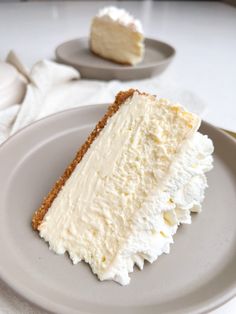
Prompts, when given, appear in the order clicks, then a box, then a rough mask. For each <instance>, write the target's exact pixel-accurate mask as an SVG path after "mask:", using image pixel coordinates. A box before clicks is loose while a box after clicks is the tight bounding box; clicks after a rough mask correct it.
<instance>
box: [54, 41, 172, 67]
mask: <svg viewBox="0 0 236 314" xmlns="http://www.w3.org/2000/svg"><path fill="white" fill-rule="evenodd" d="M79 40H87V41H88V42H89V37H88V36H83V37H78V38H74V39H70V40H67V41H64V42H63V43H61V44H59V45H58V46H57V47H56V49H55V56H56V60H58V61H59V62H65V61H64V59H63V58H61V57H60V56H59V53H58V51H59V50H60V49H61V47H62V46H64V45H66V44H70V43H71V42H75V41H79ZM144 41H147V42H156V43H159V44H162V45H165V46H166V47H168V48H169V49H170V50H171V55H170V56H169V57H166V58H165V59H164V60H162V61H159V62H151V63H149V64H148V65H139V64H137V66H130V65H119V63H115V62H114V66H110V67H107V66H100V65H93V64H88V63H80V62H77V63H75V62H72V61H70V62H69V63H70V64H71V65H73V66H74V67H78V66H81V67H82V66H84V67H89V68H91V69H100V70H106V71H114V70H116V71H122V72H124V71H133V70H143V69H150V68H153V67H155V66H161V65H162V64H166V63H169V62H170V61H171V60H172V59H173V58H174V57H175V55H176V53H177V51H176V48H174V47H173V46H172V45H171V44H169V43H167V42H165V41H162V40H158V39H155V38H152V37H145V39H144ZM97 58H98V56H97ZM101 59H103V60H106V59H105V58H102V57H101ZM109 62H112V61H109Z"/></svg>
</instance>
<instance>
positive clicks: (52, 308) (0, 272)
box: [0, 104, 236, 314]
mask: <svg viewBox="0 0 236 314" xmlns="http://www.w3.org/2000/svg"><path fill="white" fill-rule="evenodd" d="M108 105H109V104H94V105H85V106H79V107H76V108H71V109H66V110H62V111H60V112H56V113H53V114H50V115H48V116H46V117H43V118H41V119H39V120H37V121H34V122H31V123H30V124H28V125H27V126H24V127H23V128H21V129H20V130H18V131H17V132H16V133H14V134H13V135H11V136H10V137H9V138H8V139H7V140H5V141H4V142H3V143H2V144H0V154H1V149H2V148H5V146H7V145H8V143H9V142H11V141H12V139H16V138H17V137H18V136H19V135H22V134H24V132H25V131H28V129H30V128H31V127H34V126H39V125H40V124H41V123H42V122H47V121H50V120H52V119H54V118H56V117H57V116H63V115H65V114H69V113H73V112H77V111H81V110H86V109H89V108H91V109H92V110H93V109H95V108H98V107H103V108H106V107H107V106H108ZM202 122H203V123H204V124H205V125H206V126H207V127H210V128H212V129H213V131H214V132H217V133H218V134H220V135H221V136H224V137H226V138H227V139H228V140H229V141H230V142H231V143H232V145H236V139H234V138H233V137H232V136H230V135H229V134H227V133H226V132H225V131H223V130H221V129H219V128H217V127H215V126H214V125H212V124H211V123H208V122H206V121H204V120H202ZM0 279H1V280H2V281H3V282H4V283H5V284H6V285H7V286H8V287H9V288H10V289H11V290H12V291H14V293H15V294H16V295H17V296H18V297H20V298H23V300H26V301H27V302H29V303H30V304H32V305H34V306H36V307H38V308H39V309H43V310H46V311H48V312H53V313H54V312H55V313H56V312H61V310H68V307H65V306H63V305H62V304H60V305H58V304H57V303H55V302H54V301H52V300H50V299H46V298H45V296H41V295H37V294H36V293H35V292H32V291H31V290H28V292H27V291H25V290H23V291H22V290H21V289H20V284H19V285H18V284H16V283H15V282H12V281H11V279H10V278H9V276H8V275H7V274H5V273H4V269H3V268H2V267H1V262H0ZM223 291H225V293H224V292H223V295H222V294H220V296H219V298H218V299H219V301H218V302H217V301H216V300H214V299H213V301H212V302H213V303H209V304H207V305H205V304H204V303H202V304H201V305H200V307H201V308H199V309H194V311H193V312H192V313H196V314H197V313H199V314H200V313H201V314H203V313H208V312H210V311H212V310H215V309H217V308H219V307H221V306H222V305H224V304H226V303H227V302H229V301H230V300H232V299H233V298H234V297H236V281H235V282H234V283H233V284H232V285H231V286H230V287H228V289H227V290H223ZM28 294H30V295H31V298H29V297H28ZM42 299H43V300H46V301H47V307H46V305H45V303H43V304H42V303H41V302H40V300H42ZM70 312H71V313H74V312H75V311H74V310H72V309H70ZM76 313H82V312H81V311H80V310H77V311H76Z"/></svg>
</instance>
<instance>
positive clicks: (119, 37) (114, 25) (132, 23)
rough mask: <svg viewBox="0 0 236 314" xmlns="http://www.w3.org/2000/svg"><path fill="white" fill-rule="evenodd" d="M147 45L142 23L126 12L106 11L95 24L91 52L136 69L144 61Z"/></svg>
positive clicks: (91, 35) (92, 32)
mask: <svg viewBox="0 0 236 314" xmlns="http://www.w3.org/2000/svg"><path fill="white" fill-rule="evenodd" d="M143 41H144V35H143V30H142V26H141V23H140V21H138V20H136V19H134V18H133V17H132V16H131V15H130V14H129V13H128V12H127V11H125V10H123V9H118V8H116V7H107V8H104V9H102V10H101V11H99V13H98V14H97V15H96V16H95V17H94V18H93V20H92V24H91V29H90V49H91V51H92V52H93V53H95V54H96V55H98V56H100V57H102V58H105V59H109V60H111V61H114V62H117V63H121V64H128V65H135V64H137V63H139V62H141V61H142V59H143V54H144V42H143Z"/></svg>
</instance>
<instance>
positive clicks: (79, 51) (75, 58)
mask: <svg viewBox="0 0 236 314" xmlns="http://www.w3.org/2000/svg"><path fill="white" fill-rule="evenodd" d="M174 54H175V49H174V48H173V47H171V46H170V45H168V44H166V43H164V42H161V41H158V40H155V39H150V38H146V39H145V55H144V59H143V61H142V62H141V63H140V64H137V65H136V66H125V65H120V64H116V63H114V62H111V61H107V60H105V59H102V58H100V57H98V56H96V55H94V54H93V53H91V51H90V50H89V46H88V38H80V39H75V40H71V41H68V42H65V43H63V44H61V45H60V46H59V47H57V49H56V58H57V60H58V61H59V62H61V63H65V64H69V65H72V66H74V67H75V68H77V69H78V70H79V72H80V74H81V76H82V77H83V78H89V79H97V80H113V79H116V80H121V81H127V80H139V79H144V78H148V77H152V76H155V75H158V74H160V73H162V72H163V71H164V70H165V68H166V67H167V66H168V65H169V63H170V61H171V60H172V58H173V56H174Z"/></svg>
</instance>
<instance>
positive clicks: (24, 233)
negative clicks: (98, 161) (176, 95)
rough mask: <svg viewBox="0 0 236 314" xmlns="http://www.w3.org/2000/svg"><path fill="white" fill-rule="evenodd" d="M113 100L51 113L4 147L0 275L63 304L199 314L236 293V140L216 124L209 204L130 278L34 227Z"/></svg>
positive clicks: (147, 313)
mask: <svg viewBox="0 0 236 314" xmlns="http://www.w3.org/2000/svg"><path fill="white" fill-rule="evenodd" d="M106 107H107V106H106V105H98V106H88V107H80V108H77V109H72V110H67V111H64V112H61V113H59V114H56V115H52V116H50V117H48V118H45V119H43V120H40V121H38V122H36V123H34V124H32V125H30V126H28V127H27V128H25V129H23V130H22V131H20V132H18V133H17V134H16V135H14V136H13V137H11V138H10V139H9V140H8V141H7V142H5V143H4V144H3V145H2V146H1V147H0V165H1V175H0V187H1V188H0V200H1V202H0V248H1V258H0V276H1V278H2V279H3V280H4V281H5V282H7V283H8V284H9V285H10V286H11V287H12V288H13V289H14V290H15V291H17V292H18V293H19V294H21V295H22V296H24V297H25V298H26V299H28V300H30V301H31V302H33V303H35V304H37V305H39V306H41V307H42V308H44V309H45V310H49V311H52V312H55V313H63V314H67V313H68V314H74V313H77V314H80V313H91V314H95V313H96V314H110V313H113V314H120V313H123V314H131V313H135V314H154V313H155V314H156V313H162V314H164V313H168V314H184V313H191V314H196V313H203V312H206V311H209V310H211V309H213V308H215V307H218V306H219V305H220V304H222V303H224V302H226V301H227V300H229V299H230V298H232V297H233V296H234V295H235V293H236V250H235V247H236V229H235V221H236V210H235V204H236V193H235V185H236V164H235V160H236V142H235V141H234V140H233V139H231V138H230V137H229V136H227V135H226V134H225V133H223V132H222V131H219V130H218V129H216V128H214V127H213V126H211V125H210V124H207V123H205V122H203V123H202V126H201V132H203V133H204V134H208V135H209V137H210V138H212V140H213V141H214V145H215V153H214V169H213V170H212V171H210V172H209V173H208V183H209V188H208V189H207V191H206V199H205V201H204V204H203V211H202V213H201V214H193V215H192V217H193V223H192V225H183V226H181V227H180V229H179V230H178V232H177V234H176V235H175V236H174V241H175V244H174V245H172V246H171V252H170V254H169V255H162V256H161V257H159V258H158V260H157V261H156V262H154V263H153V264H149V263H145V266H144V269H143V270H142V271H139V270H137V269H135V271H134V273H132V274H131V283H130V284H129V285H128V286H126V287H122V286H120V285H119V284H117V283H115V282H112V281H106V282H100V281H98V280H97V277H96V276H95V275H93V274H92V272H91V270H90V268H89V267H88V265H86V264H85V263H83V262H82V263H79V264H78V265H72V263H71V261H70V259H69V258H68V257H67V256H66V255H65V256H58V255H56V254H54V253H53V252H52V251H50V250H49V249H48V245H47V244H46V243H45V242H44V241H43V240H42V239H41V238H40V237H39V235H38V233H37V232H34V231H33V230H32V228H31V218H32V215H33V212H34V211H35V210H36V209H37V208H38V206H39V205H40V203H41V201H42V199H43V197H44V196H45V195H46V194H47V193H48V191H49V189H50V188H51V186H52V185H53V183H54V182H55V181H56V180H57V178H58V177H59V176H60V175H61V174H62V172H63V171H64V169H65V167H66V166H67V165H68V163H69V162H70V161H71V160H72V158H73V157H74V155H75V153H76V151H77V150H78V148H79V147H80V145H81V144H82V143H83V142H84V141H85V139H86V137H87V136H88V133H89V132H90V131H91V130H92V129H93V127H94V125H95V124H96V122H97V121H98V120H99V119H100V118H101V117H102V116H103V114H104V112H105V109H106ZM65 210H66V209H65Z"/></svg>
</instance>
